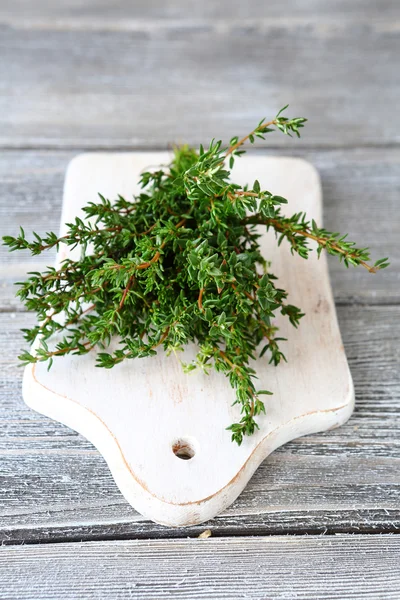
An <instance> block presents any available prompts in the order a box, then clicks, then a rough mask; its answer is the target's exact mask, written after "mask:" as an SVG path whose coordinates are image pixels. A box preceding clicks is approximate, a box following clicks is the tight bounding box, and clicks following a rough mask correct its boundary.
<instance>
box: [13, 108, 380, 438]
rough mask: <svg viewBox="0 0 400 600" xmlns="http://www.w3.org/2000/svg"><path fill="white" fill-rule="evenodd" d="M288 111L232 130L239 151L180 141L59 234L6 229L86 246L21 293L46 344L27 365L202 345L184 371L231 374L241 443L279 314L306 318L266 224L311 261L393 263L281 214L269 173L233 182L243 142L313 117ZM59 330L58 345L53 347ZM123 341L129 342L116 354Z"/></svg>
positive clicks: (49, 244) (254, 411) (36, 276)
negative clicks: (266, 240)
mask: <svg viewBox="0 0 400 600" xmlns="http://www.w3.org/2000/svg"><path fill="white" fill-rule="evenodd" d="M286 108H287V107H285V109H286ZM283 110H284V109H282V110H281V111H280V112H279V113H278V114H277V115H276V117H275V118H274V119H273V120H271V121H269V122H265V120H264V119H263V120H262V121H260V122H259V124H258V125H257V127H256V128H255V129H254V130H253V131H252V132H251V133H249V134H248V135H246V136H245V137H244V138H242V139H240V140H239V138H238V137H234V138H232V139H231V140H230V144H229V146H228V147H223V146H222V144H221V142H216V141H214V140H213V141H211V143H210V145H209V147H208V148H207V149H204V148H203V147H202V146H200V149H199V151H196V150H194V149H192V148H189V147H187V146H183V147H181V148H178V149H176V150H175V153H174V157H173V160H172V162H171V164H170V165H168V167H166V168H160V169H158V170H156V171H154V172H145V173H143V174H142V175H141V178H140V183H141V188H142V191H141V193H140V194H139V195H138V196H137V197H135V198H133V199H132V200H127V199H125V198H122V197H121V196H119V197H118V199H117V200H116V201H115V202H111V201H110V200H108V199H106V198H104V197H103V196H101V195H100V200H99V202H98V203H89V205H88V206H86V207H85V208H84V211H85V219H84V220H81V219H79V218H76V219H75V222H73V223H69V224H68V225H67V226H68V232H67V234H66V235H64V236H62V237H59V236H57V235H56V234H55V233H48V234H46V235H44V236H43V237H42V236H40V235H38V234H36V233H34V234H33V236H34V239H33V241H28V240H27V239H26V237H25V233H24V231H23V230H22V229H21V231H20V234H19V235H18V237H10V236H6V237H4V238H3V240H4V243H5V244H6V245H7V246H9V248H10V250H11V251H12V250H25V249H26V250H30V251H31V253H32V254H33V255H37V254H40V253H41V252H44V251H45V250H48V249H50V248H54V247H55V248H57V249H58V248H59V247H60V245H61V244H65V245H67V246H69V247H72V248H73V247H75V246H77V245H79V246H80V247H81V248H82V254H81V258H80V260H76V261H75V260H72V259H66V260H64V261H63V262H62V264H61V266H60V267H59V268H58V269H55V268H50V267H49V268H47V270H46V271H44V272H43V273H38V272H34V273H30V274H29V275H30V277H29V279H27V281H25V282H22V283H19V284H18V285H19V286H20V289H19V291H18V293H17V295H18V296H19V297H20V299H21V300H22V301H23V302H24V304H25V306H26V308H27V309H28V310H32V311H35V312H36V314H37V320H38V324H37V325H36V326H34V327H32V328H31V329H24V330H23V332H24V337H25V339H26V341H27V342H29V343H30V344H32V343H33V342H34V340H35V339H36V338H38V339H39V340H40V341H39V344H38V345H37V347H36V349H35V351H32V352H27V351H24V352H23V353H22V354H21V356H20V357H19V358H20V359H21V361H22V362H23V363H24V364H28V363H36V362H37V361H48V362H49V367H50V366H51V364H52V362H53V359H54V358H55V357H59V356H62V355H65V354H86V353H87V352H90V351H91V350H92V348H94V347H96V348H97V349H98V350H99V351H98V354H97V364H98V366H99V367H105V368H111V367H113V366H114V365H116V364H117V363H120V362H121V361H123V360H125V359H129V358H139V357H143V356H151V355H154V354H156V352H157V348H158V347H160V346H163V348H164V350H165V351H166V352H171V351H174V352H177V351H179V350H182V348H183V346H185V344H187V343H188V342H195V343H196V344H197V346H198V353H197V357H196V360H195V361H194V362H192V363H190V364H186V365H184V368H185V369H186V370H187V371H191V370H192V369H196V368H201V369H203V370H204V371H205V372H209V369H211V368H215V369H216V370H217V371H220V372H222V373H224V374H225V375H226V376H227V377H228V379H229V381H230V383H231V385H232V387H233V388H234V389H235V390H236V400H235V402H234V403H235V404H238V405H239V407H240V412H241V417H240V418H239V419H240V420H238V422H237V423H233V424H232V425H230V426H229V427H228V429H229V430H230V431H231V432H232V439H233V440H234V441H236V442H237V443H238V444H241V442H242V440H243V436H244V435H251V434H253V432H254V431H255V429H256V428H257V427H258V426H257V422H256V417H257V415H259V414H260V413H262V412H265V407H264V403H263V402H262V400H261V399H260V397H261V395H262V394H269V393H270V392H268V391H267V390H257V389H256V387H255V384H254V379H255V378H256V373H255V371H254V370H253V369H252V368H251V367H250V364H249V363H250V359H253V358H254V357H255V354H256V350H257V348H258V347H259V345H260V344H261V343H262V342H263V345H262V346H261V355H263V354H265V353H268V354H269V356H270V362H271V363H273V364H274V365H278V364H279V363H280V361H281V360H285V357H284V355H283V353H282V351H281V349H280V342H281V341H282V338H279V337H277V335H276V332H277V329H276V327H275V326H274V324H273V318H274V316H275V315H276V313H277V312H278V311H279V312H280V313H282V314H283V315H286V316H287V318H288V319H289V320H290V322H291V323H292V325H294V326H295V327H297V325H298V324H299V321H300V319H301V317H302V316H303V314H302V312H301V310H300V309H299V308H298V307H296V306H293V305H291V304H289V303H287V301H286V300H287V293H286V291H285V290H283V289H280V288H279V287H278V286H277V281H276V277H275V276H274V275H273V274H272V273H270V272H269V270H268V271H267V269H266V259H265V258H264V257H263V256H262V255H261V253H260V246H259V243H258V237H259V236H258V234H257V233H256V226H258V225H264V226H265V227H266V229H267V230H268V229H273V230H275V232H276V235H277V242H278V243H280V242H281V241H282V240H283V239H285V240H286V241H287V242H288V243H289V244H290V246H291V249H292V251H293V252H296V253H297V254H299V255H300V256H301V257H303V258H307V257H308V255H309V252H310V250H311V249H310V247H309V240H314V241H315V242H316V243H317V252H318V254H319V253H320V252H321V251H322V250H326V251H327V252H328V253H329V254H333V255H335V256H337V257H338V258H339V259H340V260H342V261H343V263H344V264H345V265H346V267H348V266H349V265H354V266H358V265H362V266H363V267H365V268H366V269H368V271H369V272H371V273H374V272H376V271H377V270H378V269H383V268H384V267H386V266H387V265H388V262H387V259H382V260H378V261H377V262H376V263H375V264H374V265H373V266H370V265H369V264H368V261H369V252H368V249H367V248H358V247H356V245H355V244H354V243H353V242H349V241H347V239H346V236H341V235H340V234H338V233H334V232H329V231H327V230H326V229H322V228H320V227H318V225H317V224H316V223H315V222H314V221H311V222H309V221H308V220H307V217H306V215H305V214H303V213H297V214H295V215H293V216H292V217H285V216H283V215H282V214H281V205H282V204H285V203H286V202H287V201H286V200H285V198H283V197H281V196H276V195H274V194H271V193H270V192H269V191H267V190H264V189H262V188H261V186H260V184H259V182H258V181H254V183H253V185H252V186H245V187H242V186H240V185H237V184H236V183H233V182H232V181H230V179H229V176H230V171H229V170H228V168H232V166H233V164H234V161H235V158H236V157H239V156H240V155H241V154H243V153H244V152H245V150H244V149H243V145H244V144H245V143H246V142H249V143H250V144H252V143H254V141H255V140H256V139H257V138H261V139H264V135H265V134H266V133H269V132H271V131H273V130H275V129H278V130H280V131H282V132H283V133H284V134H287V135H291V134H295V135H297V136H300V134H299V130H300V129H301V128H302V127H303V126H304V123H305V121H306V119H304V118H295V119H288V118H286V117H284V116H283V114H282V112H283ZM227 165H229V167H228V166H227ZM60 315H62V318H60ZM55 335H57V336H58V338H57V339H58V341H57V342H56V344H55V346H54V347H53V348H49V345H48V340H49V339H50V338H52V337H53V336H55ZM115 337H117V339H118V340H119V344H118V349H117V350H115V351H114V352H111V351H110V350H109V351H108V352H107V351H106V350H107V348H108V346H109V343H110V340H111V338H115ZM238 412H239V411H238Z"/></svg>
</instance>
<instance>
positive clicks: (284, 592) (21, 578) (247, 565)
mask: <svg viewBox="0 0 400 600" xmlns="http://www.w3.org/2000/svg"><path fill="white" fill-rule="evenodd" d="M399 561H400V536H387V535H381V536H359V535H356V536H335V537H331V536H329V537H319V536H318V537H314V536H310V537H297V538H296V537H292V538H288V537H272V538H267V537H259V538H251V537H244V538H236V539H234V538H226V539H213V538H209V539H207V540H201V539H200V540H159V541H151V542H148V541H130V542H102V543H99V542H92V543H75V544H57V545H52V544H50V545H43V546H37V545H32V546H24V547H14V548H2V549H0V586H1V587H0V598H1V599H2V600H59V598H64V599H65V600H75V599H78V598H79V599H81V598H85V599H92V598H93V599H94V598H115V599H116V600H123V599H125V598H126V599H128V598H129V599H130V600H134V599H137V600H139V599H140V600H145V599H149V600H150V599H151V600H155V599H159V598H171V597H172V598H182V599H187V600H190V599H192V600H194V599H196V600H198V599H200V598H204V599H210V598H213V599H217V598H218V599H224V600H239V599H243V600H244V599H246V600H252V599H254V600H256V599H259V600H260V599H261V598H262V599H267V598H268V599H278V598H279V599H288V600H293V599H296V600H301V599H302V600H310V599H317V600H328V599H329V600H334V599H337V600H347V599H348V600H350V599H354V600H359V599H360V598H369V599H370V600H390V599H398V598H399V596H400V572H399V569H398V566H399Z"/></svg>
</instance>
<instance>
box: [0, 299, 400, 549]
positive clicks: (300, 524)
mask: <svg viewBox="0 0 400 600" xmlns="http://www.w3.org/2000/svg"><path fill="white" fill-rule="evenodd" d="M13 316H14V318H12V317H13ZM338 316H339V323H340V327H341V332H342V336H343V340H344V344H345V349H346V354H347V356H348V359H349V364H350V369H351V371H352V375H353V379H354V383H355V388H356V410H355V413H354V415H353V417H352V418H351V419H350V421H349V422H348V423H347V424H346V425H344V426H342V427H341V428H339V429H337V430H333V431H330V432H326V433H324V434H318V435H313V436H308V437H305V438H301V439H299V440H296V441H294V442H291V443H289V444H287V445H286V446H284V447H283V448H281V449H278V450H277V451H276V452H275V453H274V454H273V455H272V456H271V457H270V458H269V459H268V460H266V461H265V462H264V463H263V464H262V465H261V466H260V468H259V470H258V471H257V472H256V474H255V475H254V477H253V478H252V479H251V481H250V482H249V484H248V487H247V488H246V490H244V492H243V493H242V494H241V496H240V497H239V498H238V499H237V501H236V502H235V503H234V504H233V505H232V506H231V507H230V508H229V509H228V510H226V511H225V512H224V513H223V514H222V515H221V516H220V517H219V518H217V519H214V520H213V521H211V522H209V523H208V525H207V526H209V527H211V529H212V531H213V532H214V533H215V534H218V535H228V534H231V535H243V534H246V532H247V534H249V533H252V534H260V533H261V534H262V533H269V534H279V533H305V532H309V533H317V532H319V533H323V532H325V531H327V532H330V533H333V532H346V531H351V532H360V531H361V532H370V531H374V532H376V531H391V532H396V531H400V444H399V440H400V435H399V434H400V420H399V415H400V352H399V348H400V307H396V306H393V307H363V306H355V307H349V306H341V307H339V308H338ZM32 321H33V318H32V315H28V314H25V313H22V314H14V313H3V314H1V315H0V347H1V348H2V357H1V363H0V367H1V369H0V372H1V384H0V385H1V392H0V427H1V431H2V436H1V437H0V462H1V474H0V477H1V484H0V540H1V541H2V542H3V543H20V542H23V541H52V540H63V539H71V540H79V539H102V538H108V539H112V538H135V537H142V538H146V537H161V536H174V535H175V536H182V535H196V534H198V533H200V532H201V530H202V527H193V528H191V529H189V530H186V529H185V530H184V534H183V533H182V531H179V530H174V529H169V528H161V527H159V526H157V525H155V524H153V523H150V522H149V521H146V520H144V519H143V518H142V517H140V516H139V515H138V514H137V513H136V512H135V511H134V510H133V509H131V508H130V507H129V505H128V504H127V503H126V502H125V501H124V499H123V498H122V496H121V495H120V493H119V492H118V490H117V488H116V486H115V484H114V482H113V480H112V478H111V476H110V474H109V471H108V468H107V466H106V464H105V462H104V461H103V459H102V458H101V456H100V455H99V454H98V453H97V451H96V450H95V449H94V448H93V446H91V444H89V442H87V441H86V440H85V439H84V438H82V437H81V436H79V435H77V434H75V433H74V432H73V431H71V430H69V429H68V428H66V427H63V426H62V425H60V424H59V423H55V422H53V421H51V420H49V419H46V418H45V417H41V416H40V415H37V414H36V413H34V412H33V411H31V410H29V409H28V408H27V407H26V406H25V405H24V404H23V402H22V397H21V387H20V380H21V377H22V370H21V369H19V368H18V367H17V361H16V358H15V356H16V354H17V352H18V350H19V348H20V347H21V345H22V338H21V336H19V334H18V329H19V328H20V327H27V326H29V325H30V324H31V323H32Z"/></svg>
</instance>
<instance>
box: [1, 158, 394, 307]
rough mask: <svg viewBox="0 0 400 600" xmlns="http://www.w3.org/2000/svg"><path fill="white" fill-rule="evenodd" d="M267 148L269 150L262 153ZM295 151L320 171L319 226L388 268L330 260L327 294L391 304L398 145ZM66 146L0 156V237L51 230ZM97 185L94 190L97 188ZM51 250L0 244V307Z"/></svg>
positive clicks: (10, 301) (56, 219)
mask: <svg viewBox="0 0 400 600" xmlns="http://www.w3.org/2000/svg"><path fill="white" fill-rule="evenodd" d="M270 153H271V152H270ZM274 154H282V155H286V156H290V155H295V156H301V157H303V158H305V159H307V160H309V161H310V162H312V163H313V164H314V165H315V166H316V167H317V169H318V170H319V173H320V175H321V180H322V186H323V195H324V197H323V202H324V219H325V225H326V226H327V227H328V228H330V229H333V230H334V231H343V232H346V233H349V235H350V237H351V238H354V239H356V240H358V241H359V242H361V243H365V244H366V245H367V244H368V245H370V247H371V251H372V255H373V257H375V258H381V257H383V256H389V257H390V258H391V263H392V264H391V267H390V268H389V269H387V270H386V271H383V272H382V273H379V274H378V275H376V276H371V275H369V274H368V273H367V272H365V271H364V269H349V270H346V269H344V268H343V265H341V264H339V263H338V261H337V260H336V259H332V260H330V263H329V264H330V273H331V280H332V287H333V292H334V295H335V300H336V301H337V302H340V303H344V302H348V301H351V302H363V303H365V302H368V303H374V302H375V303H382V302H383V303H393V302H399V301H400V255H399V252H398V251H397V247H398V236H399V233H400V212H399V194H400V150H397V149H392V150H376V149H362V150H337V151H308V150H307V151H303V152H301V151H298V150H297V151H296V152H294V151H287V152H283V150H279V151H277V152H275V153H274ZM74 155H75V153H74V152H62V151H41V152H36V151H27V152H20V151H10V152H2V153H1V155H0V184H1V185H0V235H5V234H15V233H16V232H17V230H18V228H19V226H20V225H22V226H23V227H24V228H25V230H26V232H29V231H32V230H36V231H38V232H42V233H43V232H44V231H48V230H56V231H57V230H58V227H59V220H60V212H61V199H62V186H63V181H64V174H65V169H66V167H67V164H68V162H69V161H70V160H71V158H72V157H73V156H74ZM99 191H101V190H99ZM53 261H54V254H46V255H44V256H39V257H34V258H31V257H29V256H28V255H26V254H23V253H21V252H19V253H12V254H10V253H8V252H7V251H6V248H4V247H3V246H0V310H7V311H15V310H21V308H22V307H21V306H20V304H19V303H18V302H17V301H16V300H15V298H14V294H15V291H16V289H15V287H14V285H13V283H14V282H15V281H21V280H22V279H23V278H24V277H25V274H26V272H27V271H34V270H38V269H41V268H43V267H44V266H45V265H46V264H52V262H53Z"/></svg>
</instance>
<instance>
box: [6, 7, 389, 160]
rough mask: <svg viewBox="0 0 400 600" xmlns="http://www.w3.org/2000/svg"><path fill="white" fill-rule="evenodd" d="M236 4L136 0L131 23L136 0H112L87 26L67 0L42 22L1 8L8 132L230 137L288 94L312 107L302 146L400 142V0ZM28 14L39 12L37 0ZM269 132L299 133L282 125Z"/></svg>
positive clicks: (89, 141) (73, 141)
mask: <svg viewBox="0 0 400 600" xmlns="http://www.w3.org/2000/svg"><path fill="white" fill-rule="evenodd" d="M386 3H387V2H385V4H386ZM3 4H4V3H3ZM43 4H44V3H43V2H42V6H43ZM140 4H143V2H141V3H140ZM224 4H225V7H224V8H223V9H222V10H221V12H219V10H218V14H219V15H220V16H219V17H218V18H214V14H215V13H214V14H213V12H211V13H210V16H211V18H206V19H202V20H200V21H199V20H196V19H198V18H199V16H198V12H197V16H196V18H192V16H191V12H190V11H191V6H192V5H193V2H190V3H188V7H187V13H186V14H187V15H189V18H186V20H183V21H181V20H180V19H179V18H178V16H179V15H178V12H179V11H178V3H175V4H174V6H175V9H174V7H172V9H171V10H172V15H173V19H172V20H171V19H163V15H165V14H166V13H168V9H167V10H165V11H161V14H160V18H159V19H158V20H157V13H158V9H157V8H156V9H155V10H154V11H153V12H152V8H151V7H152V4H151V3H149V4H148V7H149V8H148V13H147V14H148V15H149V16H150V15H151V17H152V18H151V19H150V20H147V21H146V20H145V21H143V19H141V18H138V15H139V16H140V8H137V9H135V10H133V9H132V11H131V13H130V14H131V15H132V14H133V15H135V17H133V21H131V22H130V23H129V27H128V28H126V27H125V28H124V27H119V26H118V23H117V25H115V23H114V21H113V15H115V14H119V17H118V19H119V20H118V22H121V21H122V24H124V23H127V21H126V20H125V18H124V14H125V6H126V5H125V4H120V5H119V8H117V9H115V10H116V12H113V11H106V10H105V9H104V11H103V15H104V17H103V19H100V22H96V20H94V21H93V19H92V16H91V14H90V9H88V11H87V17H86V20H85V21H84V23H85V25H83V24H82V23H83V22H82V21H81V17H80V15H81V13H82V11H79V10H78V11H77V12H76V15H75V14H74V12H73V11H72V17H73V20H72V22H70V21H69V18H66V20H64V22H63V21H62V16H63V15H64V18H65V15H66V9H65V8H64V9H61V10H60V11H59V9H58V8H57V11H56V12H50V13H48V15H49V16H48V17H47V20H46V19H45V20H44V22H43V21H42V20H41V17H40V13H39V16H38V17H36V18H37V20H36V22H32V23H31V22H30V21H29V18H28V19H27V21H25V22H24V21H23V19H24V17H22V22H21V20H20V19H18V18H17V17H15V16H14V15H16V14H17V12H18V11H17V9H15V8H14V7H13V9H12V13H11V9H10V10H7V9H4V8H3V12H2V15H3V22H4V23H5V24H4V25H3V27H2V29H1V37H0V52H1V53H2V56H3V61H2V63H1V66H0V81H1V82H2V83H1V97H0V131H1V135H0V144H1V145H2V146H4V147H14V148H15V147H24V148H26V147H40V146H41V147H49V146H52V147H71V146H73V147H77V146H78V147H82V146H84V147H86V148H95V149H97V148H101V147H102V148H104V147H107V148H111V147H121V146H126V147H129V148H155V147H162V148H165V147H167V146H168V145H170V144H171V143H173V142H177V141H178V142H179V141H187V142H190V143H192V144H198V143H199V142H203V141H204V140H206V141H207V140H208V139H210V138H212V137H222V138H224V139H225V140H227V139H229V138H230V137H231V136H232V135H236V134H237V135H240V134H245V133H247V132H248V131H249V130H250V129H251V128H252V127H253V126H254V125H255V124H256V123H258V121H259V119H260V118H261V117H263V116H267V117H269V116H271V115H274V114H275V113H276V111H277V109H279V108H280V107H281V106H282V105H283V104H286V103H289V104H290V105H291V113H295V114H297V115H300V116H306V117H308V118H309V119H310V123H309V124H308V125H307V130H306V132H305V135H304V139H303V141H302V142H299V144H300V146H302V147H306V146H315V145H320V146H327V147H332V146H338V145H340V146H354V145H360V144H364V145H365V144H376V145H383V144H397V143H398V142H399V135H400V134H399V131H400V115H399V113H398V111H397V112H396V111H395V110H392V109H393V107H395V106H396V103H397V99H398V97H399V92H400V80H399V78H398V77H397V76H396V75H395V74H396V73H397V69H396V67H397V54H398V52H397V49H398V44H399V35H400V33H399V28H398V23H397V21H396V20H395V17H394V16H393V15H394V14H396V12H395V5H394V3H393V0H391V2H389V3H388V7H389V10H388V12H387V13H386V12H385V8H381V5H380V4H379V6H378V5H376V6H375V8H371V7H372V5H373V2H372V0H369V2H368V4H367V8H365V7H364V3H361V2H360V0H358V2H357V5H356V8H354V9H351V11H350V13H351V17H350V18H348V17H347V6H346V8H345V3H344V2H343V0H342V1H341V2H339V3H336V4H335V7H336V8H335V9H334V10H333V11H331V12H333V14H334V18H333V20H332V18H331V17H330V16H328V17H325V10H326V3H324V2H322V0H319V2H318V3H317V5H318V11H317V13H316V14H315V13H314V16H313V17H311V16H310V14H311V13H312V12H313V10H314V4H315V3H313V5H309V8H308V9H307V10H300V11H299V12H298V11H297V9H296V7H297V5H298V4H301V3H294V0H293V1H292V9H291V8H290V7H289V8H287V9H285V12H282V7H281V4H280V3H278V2H275V3H273V4H274V9H273V11H272V12H273V16H274V18H275V20H274V18H272V20H271V18H270V14H269V13H270V11H271V3H261V2H257V4H256V6H257V9H256V10H255V12H254V13H252V11H251V9H250V10H249V12H248V13H247V11H246V14H245V15H244V14H243V12H242V11H244V10H245V9H242V10H239V9H238V10H237V12H236V13H235V12H234V11H233V9H232V7H229V8H227V4H226V2H225V3H224ZM238 4H239V3H237V4H236V6H238ZM262 4H264V8H260V7H261V5H262ZM24 5H25V6H26V5H27V2H26V1H25V3H24ZM24 5H22V6H24ZM91 6H92V9H91V11H92V13H93V10H95V9H94V6H95V4H94V3H92V5H91ZM103 6H104V5H103ZM179 6H180V5H179ZM179 10H180V9H179ZM58 11H59V12H58ZM96 11H97V8H96ZM10 13H11V16H10ZM22 14H24V12H23V11H22ZM26 14H27V15H31V16H33V17H34V15H33V10H32V8H31V9H30V10H28V11H27V13H26ZM68 14H69V15H70V14H71V12H69V13H68ZM377 14H379V18H375V16H374V15H377ZM7 15H8V16H7ZM54 15H56V22H54V18H53V17H54ZM89 15H90V16H89ZM109 15H111V16H110V17H109ZM230 15H232V16H230ZM259 15H261V16H259ZM57 16H58V17H60V18H61V21H58V22H57ZM246 19H249V20H246ZM113 23H114V25H113ZM216 82H217V83H216ZM360 90H362V93H360ZM387 114H390V118H383V117H382V116H381V115H387ZM371 123H374V125H373V126H372V125H371ZM378 124H379V125H378ZM269 143H270V144H271V143H272V144H273V145H274V146H279V147H287V144H288V143H289V141H288V140H287V139H285V138H284V136H278V135H276V136H274V137H273V138H272V140H271V141H270V142H269Z"/></svg>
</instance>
